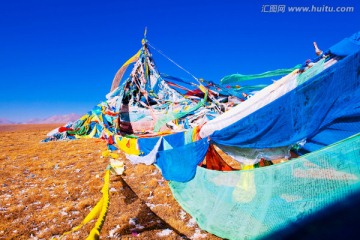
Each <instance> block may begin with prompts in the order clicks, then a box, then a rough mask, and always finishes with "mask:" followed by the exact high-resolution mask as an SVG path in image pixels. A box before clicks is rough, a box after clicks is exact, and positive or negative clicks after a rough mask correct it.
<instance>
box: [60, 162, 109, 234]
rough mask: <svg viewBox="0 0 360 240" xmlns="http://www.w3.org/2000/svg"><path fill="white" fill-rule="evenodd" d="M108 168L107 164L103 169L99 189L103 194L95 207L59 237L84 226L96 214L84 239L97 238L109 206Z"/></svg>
mask: <svg viewBox="0 0 360 240" xmlns="http://www.w3.org/2000/svg"><path fill="white" fill-rule="evenodd" d="M110 168H111V167H110V166H108V167H107V168H106V171H105V176H104V186H103V187H102V189H101V192H102V194H103V195H102V197H101V199H100V200H99V201H98V203H97V204H96V205H95V207H94V208H93V209H92V210H91V211H90V213H89V214H88V215H87V216H86V217H85V218H84V220H83V221H82V222H81V223H80V224H79V225H78V226H76V227H73V228H72V229H71V230H70V231H68V232H65V233H64V234H63V235H62V236H61V237H60V239H61V238H62V237H64V236H65V235H67V234H69V233H72V232H74V231H77V230H79V229H80V228H81V227H82V226H84V225H85V224H86V223H88V222H90V221H91V220H92V219H94V218H95V217H96V216H97V215H98V219H97V221H96V223H95V226H94V227H93V229H91V231H90V233H89V235H88V237H87V238H86V239H88V240H90V239H99V236H100V231H101V228H102V226H103V224H104V222H105V218H106V213H107V211H108V207H109V185H110Z"/></svg>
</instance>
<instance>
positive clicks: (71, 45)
mask: <svg viewBox="0 0 360 240" xmlns="http://www.w3.org/2000/svg"><path fill="white" fill-rule="evenodd" d="M312 6H314V7H320V8H321V7H322V8H323V10H321V9H320V8H319V9H318V11H323V12H291V11H290V10H289V7H310V8H311V7H312ZM325 7H328V9H329V7H334V10H335V8H336V7H353V8H354V10H353V12H324V11H326V9H325ZM145 27H147V28H148V33H147V38H148V40H149V42H150V43H151V44H152V45H153V46H155V47H156V48H157V49H160V50H161V51H162V52H164V53H165V54H166V55H167V56H169V57H170V58H171V59H173V60H174V61H176V62H177V63H178V64H179V65H181V66H182V67H184V68H185V69H187V70H188V71H190V72H191V73H192V74H194V75H195V76H196V77H198V78H200V77H202V78H205V79H208V80H212V81H214V82H218V81H219V80H220V79H221V78H222V77H223V76H225V75H228V74H233V73H243V74H250V73H260V72H263V71H267V70H273V69H277V68H288V67H293V66H295V65H296V64H298V63H303V62H304V61H305V60H306V59H308V58H312V57H314V56H315V55H314V51H313V47H312V42H313V41H317V42H318V45H319V47H320V48H322V49H324V50H325V49H327V48H329V47H330V46H332V45H333V44H335V43H336V42H338V41H339V40H341V39H343V38H345V37H348V36H350V35H352V34H353V33H355V32H358V31H360V3H359V1H358V0H341V1H340V0H338V1H331V0H327V1H322V0H316V1H315V0H312V1H309V0H301V1H300V0H299V1H296V0H293V1H285V0H255V1H246V2H245V1H240V0H221V1H219V0H206V1H205V0H184V1H172V0H147V1H143V0H118V1H115V0H105V1H93V0H87V1H77V0H71V1H69V0H51V1H46V0H43V1H40V0H31V1H29V0H3V1H1V4H0V81H1V91H0V118H7V119H9V120H12V121H15V122H18V121H25V120H27V119H31V118H34V117H39V118H43V117H48V116H52V115H56V114H67V113H78V114H84V113H86V112H87V111H88V110H90V109H91V108H92V107H93V106H94V105H96V104H97V103H99V102H100V101H102V100H104V99H105V95H106V94H107V93H108V91H109V89H110V86H111V82H112V79H113V76H114V75H115V73H116V71H117V70H118V68H119V67H120V66H121V65H122V64H123V63H124V62H125V61H126V60H127V59H128V58H129V57H131V56H132V55H133V54H135V53H136V51H137V50H138V49H140V47H141V39H142V36H143V32H144V28H145ZM153 53H154V58H155V61H156V63H157V64H158V68H159V70H160V72H165V73H168V74H172V75H176V73H177V72H178V70H177V69H176V68H175V67H174V66H172V65H171V64H170V63H169V62H166V60H165V59H164V58H162V57H161V56H160V55H155V52H154V51H153ZM174 73H175V74H174ZM186 76H187V75H185V77H186ZM183 77H184V76H183ZM187 77H189V76H187Z"/></svg>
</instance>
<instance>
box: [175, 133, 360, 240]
mask: <svg viewBox="0 0 360 240" xmlns="http://www.w3.org/2000/svg"><path fill="white" fill-rule="evenodd" d="M359 159H360V134H357V135H356V136H353V137H350V138H348V139H346V140H343V141H341V142H338V143H336V144H333V145H331V146H329V147H326V148H324V149H322V150H319V151H316V152H313V153H311V154H308V155H304V156H303V157H301V158H298V159H295V160H291V161H289V162H286V163H282V164H277V165H272V166H268V167H263V168H257V169H253V170H243V171H233V172H220V171H213V170H207V169H204V168H201V167H198V169H197V173H196V176H195V178H194V179H193V180H191V181H190V182H187V183H178V182H170V183H169V185H170V187H171V190H172V192H173V194H174V196H175V198H176V200H177V201H178V202H179V203H180V205H181V206H182V207H183V208H184V209H185V210H186V211H187V212H188V213H189V214H190V215H192V216H193V217H194V218H195V219H196V221H197V223H198V224H199V226H200V227H201V228H202V229H204V230H206V231H208V232H210V233H213V234H215V235H217V236H220V237H222V238H228V239H256V238H261V237H263V236H265V235H267V234H270V233H272V232H274V231H277V230H279V229H282V228H284V227H288V226H291V224H296V222H298V221H301V220H302V219H304V218H305V217H307V216H310V215H311V214H314V213H316V212H317V211H318V210H320V209H323V208H325V207H326V206H329V205H330V204H332V203H334V202H336V201H344V200H345V199H346V197H347V196H348V195H349V194H350V193H354V192H357V191H360V181H359V177H360V168H359V163H358V161H359Z"/></svg>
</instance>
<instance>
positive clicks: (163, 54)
mask: <svg viewBox="0 0 360 240" xmlns="http://www.w3.org/2000/svg"><path fill="white" fill-rule="evenodd" d="M147 44H148V45H149V46H150V47H152V48H153V49H154V50H155V51H157V52H158V53H160V54H161V55H162V56H163V57H165V58H166V59H167V60H169V61H170V62H172V63H173V64H174V65H175V66H177V67H178V68H180V69H181V70H183V71H184V72H186V73H187V74H189V75H190V76H192V77H193V78H194V79H195V80H196V81H197V82H198V83H199V84H200V85H201V83H200V81H199V79H198V78H197V77H195V76H194V75H193V74H192V73H190V72H189V71H188V70H186V69H185V68H183V67H182V66H180V65H179V64H177V63H176V62H175V61H174V60H172V59H171V58H169V57H168V56H166V55H165V53H163V52H162V51H161V50H158V49H156V48H155V47H154V46H152V45H151V44H150V43H149V42H147Z"/></svg>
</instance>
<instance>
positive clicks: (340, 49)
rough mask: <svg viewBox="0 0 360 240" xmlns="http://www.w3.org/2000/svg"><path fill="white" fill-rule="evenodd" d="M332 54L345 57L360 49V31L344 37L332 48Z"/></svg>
mask: <svg viewBox="0 0 360 240" xmlns="http://www.w3.org/2000/svg"><path fill="white" fill-rule="evenodd" d="M329 50H330V52H331V53H332V54H335V55H337V56H341V57H345V56H348V55H351V54H352V53H354V52H357V51H359V50H360V32H357V33H355V34H353V35H352V36H351V37H349V38H344V39H343V40H342V41H340V42H339V43H337V44H335V45H334V46H332V47H331V48H330V49H329Z"/></svg>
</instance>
